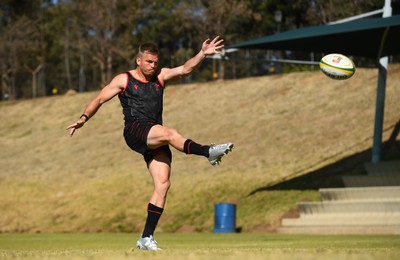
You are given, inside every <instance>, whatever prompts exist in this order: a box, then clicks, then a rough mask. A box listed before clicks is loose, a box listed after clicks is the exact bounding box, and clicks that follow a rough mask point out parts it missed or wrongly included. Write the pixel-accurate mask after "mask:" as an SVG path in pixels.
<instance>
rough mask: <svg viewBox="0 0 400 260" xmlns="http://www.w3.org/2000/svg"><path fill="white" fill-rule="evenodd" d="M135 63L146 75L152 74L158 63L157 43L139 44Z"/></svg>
mask: <svg viewBox="0 0 400 260" xmlns="http://www.w3.org/2000/svg"><path fill="white" fill-rule="evenodd" d="M136 65H137V67H138V68H139V69H140V71H141V72H142V73H143V74H144V75H145V76H146V77H150V76H153V75H154V73H155V72H156V71H157V65H158V47H157V45H155V44H153V43H144V44H142V45H140V46H139V50H138V54H137V56H136Z"/></svg>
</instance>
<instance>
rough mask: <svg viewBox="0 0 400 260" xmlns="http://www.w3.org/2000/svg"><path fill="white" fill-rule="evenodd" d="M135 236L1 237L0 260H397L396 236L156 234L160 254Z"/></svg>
mask: <svg viewBox="0 0 400 260" xmlns="http://www.w3.org/2000/svg"><path fill="white" fill-rule="evenodd" d="M138 236H139V235H138V234H126V233H124V234H122V233H116V234H115V233H100V234H1V235H0V259H212V258H214V259H363V260H365V259H385V260H387V259H399V257H400V236H375V235H374V236H372V235H368V236H366V235H362V236H355V235H347V236H342V235H337V236H315V235H314V236H313V235H307V236H306V235H281V234H259V233H257V234H250V233H239V234H213V233H194V234H170V233H161V234H157V237H156V238H157V240H158V243H159V246H160V247H161V248H163V251H161V252H146V251H140V250H137V249H134V250H132V249H133V246H134V244H135V243H136V239H137V237H138Z"/></svg>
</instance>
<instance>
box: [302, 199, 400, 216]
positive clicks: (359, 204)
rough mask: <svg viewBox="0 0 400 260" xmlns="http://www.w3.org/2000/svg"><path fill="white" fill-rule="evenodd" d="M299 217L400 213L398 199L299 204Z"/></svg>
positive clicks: (399, 201)
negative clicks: (310, 215)
mask: <svg viewBox="0 0 400 260" xmlns="http://www.w3.org/2000/svg"><path fill="white" fill-rule="evenodd" d="M297 208H298V210H299V212H300V215H309V214H327V213H368V212H369V213H374V212H380V213H400V199H399V198H396V199H392V200H385V201H377V200H351V201H323V202H299V203H297Z"/></svg>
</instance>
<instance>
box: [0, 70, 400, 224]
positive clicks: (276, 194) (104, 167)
mask: <svg viewBox="0 0 400 260" xmlns="http://www.w3.org/2000/svg"><path fill="white" fill-rule="evenodd" d="M399 72H400V66H398V65H390V66H389V73H388V80H387V98H386V111H385V117H384V119H385V120H384V128H385V132H384V136H383V139H384V140H387V139H388V137H389V136H390V134H391V130H392V129H393V126H394V124H395V123H396V122H398V120H399V114H398V111H399V106H400V103H399V102H398V100H399V99H400V91H399V85H400V78H399V77H398V75H399ZM377 74H378V72H377V70H376V69H358V70H357V72H356V74H355V75H354V76H353V77H352V78H351V79H349V80H346V81H335V80H331V79H329V78H327V77H326V76H324V75H323V74H322V73H321V72H319V71H315V72H301V73H291V74H287V75H277V76H265V77H254V78H246V79H239V80H227V81H224V82H212V83H202V84H187V85H179V86H178V85H171V86H169V87H168V88H167V89H166V93H165V108H164V121H165V124H166V125H168V126H170V127H174V128H176V129H178V130H179V132H180V133H181V134H182V135H184V136H186V137H188V138H192V139H194V140H195V141H197V142H199V143H204V144H207V143H212V142H216V143H219V142H226V141H232V142H234V143H235V149H234V151H233V152H232V153H231V154H229V155H228V156H226V157H224V159H223V161H222V164H221V165H219V166H218V167H212V166H210V165H209V163H208V161H207V160H206V159H205V158H202V157H196V156H187V155H184V154H181V153H178V152H176V151H173V157H174V159H173V170H172V187H171V190H170V194H169V197H168V201H167V205H166V210H165V211H164V214H163V216H162V219H161V220H160V225H159V228H158V231H159V232H193V231H201V232H211V231H212V228H213V221H214V216H213V210H214V204H215V203H217V202H231V203H236V204H237V205H238V212H237V225H238V226H239V227H241V228H242V230H243V231H245V232H258V231H263V232H264V231H273V230H274V229H275V228H276V227H277V226H278V225H279V223H280V218H281V217H282V216H283V215H284V214H286V213H287V212H289V211H290V210H292V209H294V208H295V205H296V202H297V201H301V200H318V199H319V194H318V191H317V189H318V187H333V186H340V185H343V184H342V183H341V179H340V177H341V176H342V175H344V174H360V173H362V172H363V168H362V164H363V162H365V161H368V160H370V149H371V145H372V136H373V122H374V114H375V99H376V80H377V78H376V77H377ZM96 94H97V93H95V92H90V93H83V94H76V95H64V96H54V97H46V98H39V99H35V100H24V101H16V102H2V103H0V112H1V122H0V124H1V127H0V143H1V146H0V165H1V171H0V207H1V209H2V214H0V232H100V231H106V232H140V231H141V229H142V227H143V222H144V219H145V214H146V212H145V209H146V204H147V202H148V200H149V197H150V194H151V190H152V184H151V179H150V177H149V175H148V173H147V169H146V167H145V164H144V162H143V160H142V158H141V156H139V155H137V154H135V153H133V152H131V151H130V150H129V148H128V147H127V146H126V144H125V143H124V140H123V137H122V129H123V120H122V118H123V117H122V113H121V108H120V105H119V103H118V100H117V99H115V100H112V101H111V102H109V103H107V104H105V105H104V106H103V107H102V108H101V109H100V110H99V112H98V113H97V114H96V116H95V117H94V118H92V119H91V120H90V121H89V122H88V123H87V125H85V127H84V128H82V129H79V130H78V132H77V133H76V134H75V135H74V137H73V138H70V137H69V136H68V134H67V131H65V128H66V126H67V125H69V124H71V123H73V122H74V121H75V120H76V119H77V117H79V115H80V114H81V113H82V110H83V108H84V107H85V106H86V105H87V103H88V102H89V100H90V99H91V98H93V97H94V96H95V95H96ZM390 156H391V153H387V154H385V157H384V159H390ZM310 173H313V175H311V176H313V178H312V179H308V180H307V181H305V182H303V183H290V180H292V179H294V178H296V177H299V176H304V175H310ZM284 181H289V185H286V186H285V188H275V189H271V188H273V187H278V186H276V185H277V184H279V183H282V182H284Z"/></svg>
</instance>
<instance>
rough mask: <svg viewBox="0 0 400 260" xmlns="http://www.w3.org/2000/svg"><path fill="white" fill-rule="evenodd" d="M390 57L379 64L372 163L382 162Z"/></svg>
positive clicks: (381, 60) (382, 59)
mask: <svg viewBox="0 0 400 260" xmlns="http://www.w3.org/2000/svg"><path fill="white" fill-rule="evenodd" d="M387 65H388V57H383V58H381V59H380V60H379V62H378V71H379V75H378V89H377V94H376V110H375V126H374V140H373V147H372V162H374V163H375V162H380V161H381V154H382V152H381V146H382V131H383V117H384V114H385V95H386V76H387Z"/></svg>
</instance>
